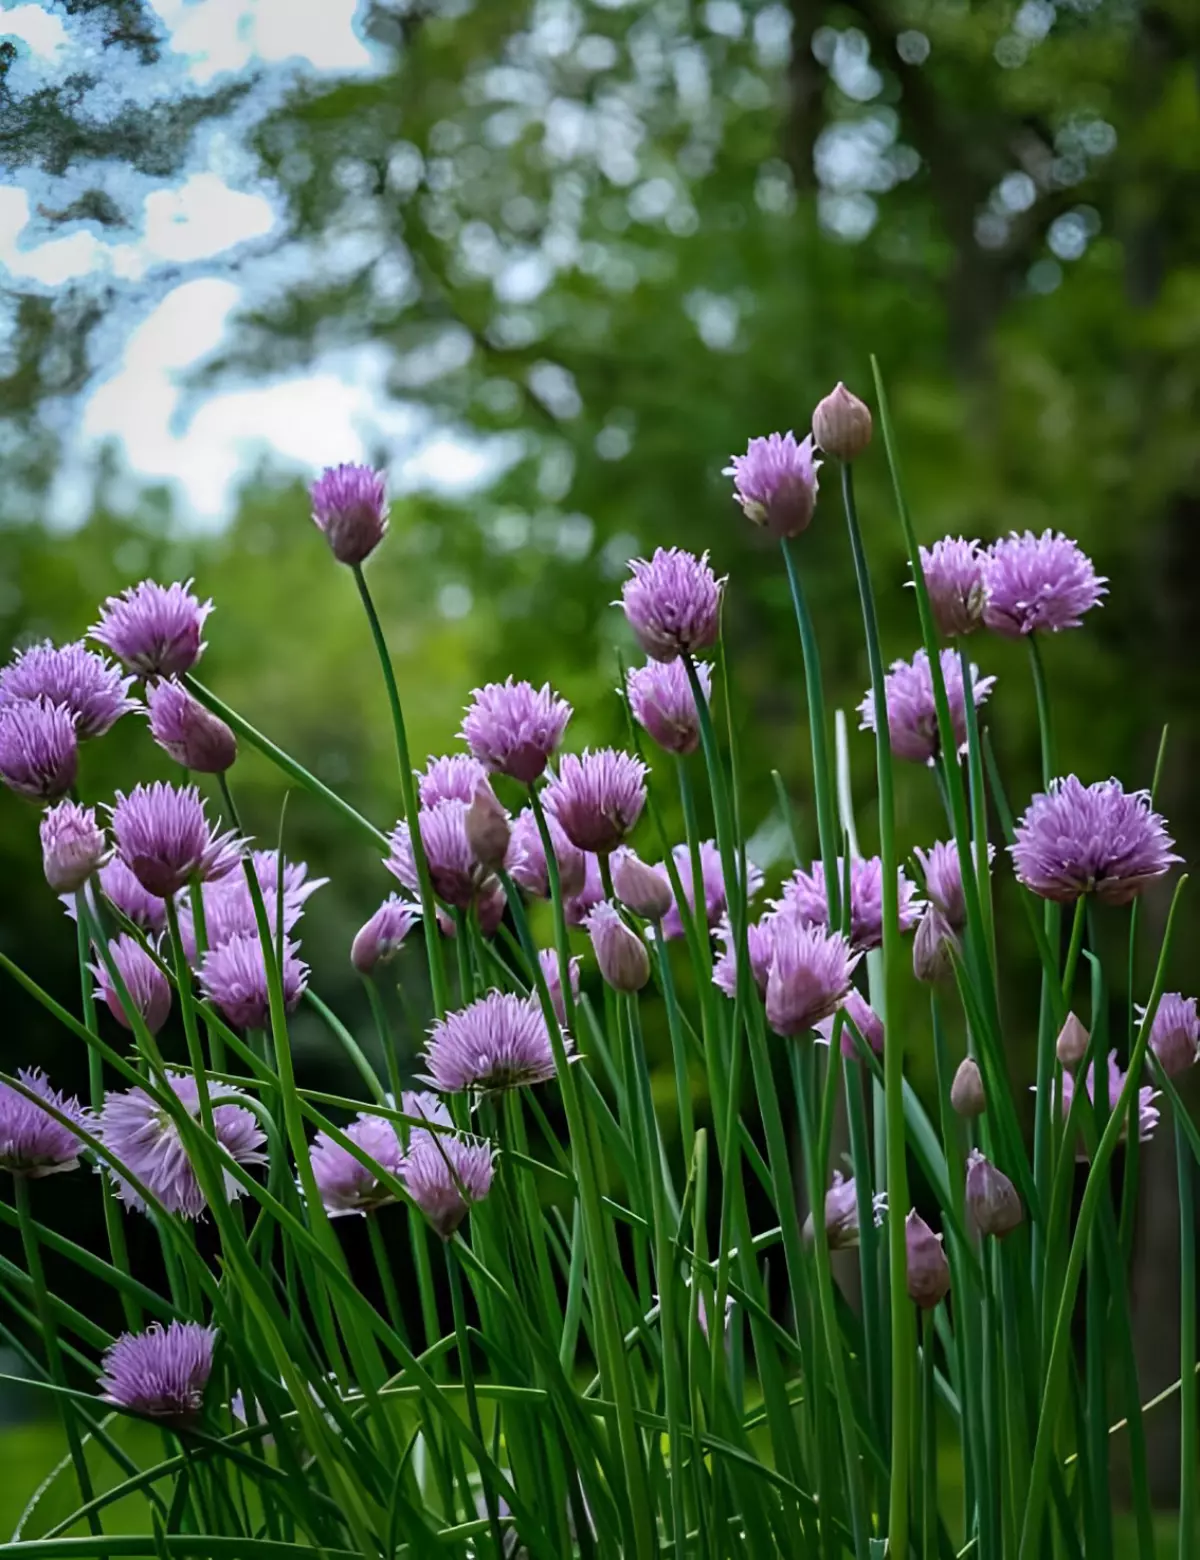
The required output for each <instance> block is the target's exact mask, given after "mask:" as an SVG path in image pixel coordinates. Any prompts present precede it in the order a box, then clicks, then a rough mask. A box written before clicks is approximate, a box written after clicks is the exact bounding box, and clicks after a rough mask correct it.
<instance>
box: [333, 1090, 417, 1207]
mask: <svg viewBox="0 0 1200 1560" xmlns="http://www.w3.org/2000/svg"><path fill="white" fill-rule="evenodd" d="M406 1114H407V1111H406ZM345 1132H346V1136H347V1137H348V1138H349V1139H350V1141H351V1142H352V1143H353V1144H354V1145H355V1147H356V1148H361V1149H362V1151H363V1153H364V1154H368V1155H369V1156H370V1157H371V1158H372V1159H373V1160H374V1161H375V1163H376V1164H377V1165H379V1166H381V1168H382V1169H384V1170H386V1171H387V1172H388V1174H389V1175H393V1176H398V1175H399V1174H400V1161H401V1160H402V1159H403V1158H404V1145H403V1143H401V1141H400V1134H399V1132H398V1131H397V1129H396V1125H395V1123H394V1122H391V1121H388V1120H387V1119H386V1118H385V1117H383V1116H372V1115H370V1114H369V1113H368V1112H366V1111H363V1112H361V1113H360V1114H359V1115H358V1116H357V1117H356V1118H355V1120H354V1121H352V1122H351V1123H350V1125H349V1126H348V1127H347V1128H346V1129H345ZM310 1153H311V1156H312V1167H313V1175H314V1177H315V1178H316V1182H317V1189H318V1191H319V1192H320V1194H321V1202H322V1204H323V1206H324V1208H325V1211H326V1213H328V1214H329V1215H330V1217H331V1218H338V1217H339V1216H340V1215H342V1214H346V1213H374V1212H375V1210H376V1209H377V1208H382V1207H384V1205H385V1204H387V1203H391V1202H395V1201H396V1195H395V1193H394V1192H393V1191H392V1189H391V1188H390V1187H389V1186H388V1185H387V1184H386V1183H385V1182H383V1181H381V1180H380V1179H379V1177H378V1176H377V1175H376V1174H375V1172H374V1171H373V1170H370V1169H368V1168H367V1166H366V1165H364V1164H363V1163H362V1161H361V1160H359V1159H356V1158H355V1157H354V1155H353V1154H352V1153H351V1152H350V1150H349V1149H348V1148H343V1147H342V1145H341V1144H340V1143H337V1142H335V1141H334V1139H333V1138H331V1137H330V1136H329V1134H328V1133H327V1132H318V1133H317V1135H316V1137H315V1138H314V1139H313V1143H312V1148H311V1150H310Z"/></svg>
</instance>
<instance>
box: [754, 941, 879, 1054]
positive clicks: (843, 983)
mask: <svg viewBox="0 0 1200 1560" xmlns="http://www.w3.org/2000/svg"><path fill="white" fill-rule="evenodd" d="M858 960H859V955H858V954H857V953H852V952H851V950H850V945H849V943H848V942H847V941H846V939H845V938H844V937H842V936H841V935H840V934H837V933H833V934H831V933H829V932H827V931H826V930H825V929H824V927H821V926H802V925H800V923H799V921H798V919H797V918H796V917H794V916H782V917H780V918H779V919H777V920H776V922H775V924H774V927H773V930H772V949H771V969H770V973H769V975H768V976H767V1023H768V1024H770V1026H771V1028H772V1029H773V1030H774V1031H775V1033H776V1034H777V1035H785V1036H790V1035H802V1034H806V1033H807V1032H808V1030H810V1029H812V1028H813V1027H814V1025H816V1024H818V1023H820V1021H821V1019H823V1018H828V1017H829V1016H830V1014H831V1013H834V1012H836V1010H837V1006H838V1003H839V1002H841V1000H842V999H843V997H845V995H846V993H847V992H848V991H849V990H850V979H851V976H852V975H853V974H854V966H855V965H856V964H857V963H858Z"/></svg>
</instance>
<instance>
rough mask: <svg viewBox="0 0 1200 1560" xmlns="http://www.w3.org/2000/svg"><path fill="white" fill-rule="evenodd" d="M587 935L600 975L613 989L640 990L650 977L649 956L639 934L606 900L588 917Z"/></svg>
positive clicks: (593, 909)
mask: <svg viewBox="0 0 1200 1560" xmlns="http://www.w3.org/2000/svg"><path fill="white" fill-rule="evenodd" d="M587 929H588V936H589V937H590V938H591V939H592V952H593V953H594V954H595V955H596V963H597V965H598V966H599V968H600V973H601V975H603V976H604V979H605V980H606V981H607V982H608V984H609V985H610V986H611V987H612V988H613V990H614V991H640V990H641V989H642V987H643V986H644V985H645V984H646V982H647V981H648V980H649V979H650V955H649V954H648V953H647V952H646V945H645V943H644V942H643V941H642V939H641V938H640V937H639V936H638V934H637V933H636V932H635V931H634V930H633V929H632V927H629V926H627V925H626V924H625V922H624V921H623V920H622V919H621V913H620V911H619V910H618V909H617V908H616V906H615V905H612V904H610V903H609V902H608V900H606V899H602V900H601V901H600V903H599V904H598V905H595V906H593V908H592V909H591V911H590V912H589V913H588V918H587Z"/></svg>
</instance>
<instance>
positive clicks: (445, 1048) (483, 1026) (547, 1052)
mask: <svg viewBox="0 0 1200 1560" xmlns="http://www.w3.org/2000/svg"><path fill="white" fill-rule="evenodd" d="M563 1045H564V1046H565V1048H566V1049H567V1050H568V1051H569V1050H570V1049H571V1045H570V1041H569V1040H568V1038H567V1037H566V1036H565V1035H564V1036H563ZM424 1056H425V1067H426V1069H427V1071H428V1074H429V1082H430V1083H431V1084H432V1085H433V1087H434V1088H435V1089H438V1090H439V1091H440V1092H441V1093H443V1094H457V1093H460V1092H461V1091H462V1090H464V1089H479V1090H490V1089H519V1088H521V1087H522V1086H523V1085H525V1084H531V1083H545V1082H546V1080H547V1079H548V1078H553V1077H554V1053H553V1051H552V1050H551V1048H550V1036H549V1035H548V1034H547V1032H546V1019H545V1016H544V1015H543V1013H542V1010H541V1008H540V1007H539V1006H538V1004H537V1003H536V1002H531V1001H530V1000H529V999H528V998H526V997H518V996H514V995H513V994H512V993H511V992H502V991H489V992H488V993H487V995H486V996H483V997H480V998H479V999H478V1000H477V1001H475V1002H472V1003H470V1004H469V1005H468V1006H467V1007H465V1008H460V1009H459V1010H458V1012H456V1013H447V1014H446V1017H445V1018H443V1019H441V1020H439V1022H438V1023H436V1024H435V1025H434V1026H433V1028H432V1029H431V1030H430V1033H429V1043H428V1044H427V1045H426V1047H425V1053H424Z"/></svg>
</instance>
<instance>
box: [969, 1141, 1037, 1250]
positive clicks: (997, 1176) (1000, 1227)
mask: <svg viewBox="0 0 1200 1560" xmlns="http://www.w3.org/2000/svg"><path fill="white" fill-rule="evenodd" d="M967 1208H968V1209H969V1211H970V1214H971V1217H972V1218H973V1219H974V1220H975V1228H976V1229H977V1230H978V1231H979V1233H980V1234H981V1235H995V1236H997V1237H999V1236H1001V1235H1008V1234H1011V1232H1012V1231H1013V1230H1015V1229H1016V1227H1017V1225H1018V1224H1020V1223H1021V1222H1022V1220H1023V1219H1024V1217H1025V1210H1024V1209H1023V1208H1022V1207H1021V1199H1020V1198H1019V1197H1018V1196H1017V1189H1016V1187H1015V1186H1014V1185H1013V1184H1012V1182H1011V1181H1010V1180H1009V1179H1008V1177H1007V1176H1006V1175H1005V1174H1004V1172H1003V1170H997V1169H996V1167H995V1165H994V1164H992V1163H991V1162H990V1160H987V1159H985V1158H984V1157H983V1155H982V1154H981V1153H980V1152H979V1150H978V1149H977V1148H973V1149H972V1150H971V1156H970V1158H969V1159H968V1160H967Z"/></svg>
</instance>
